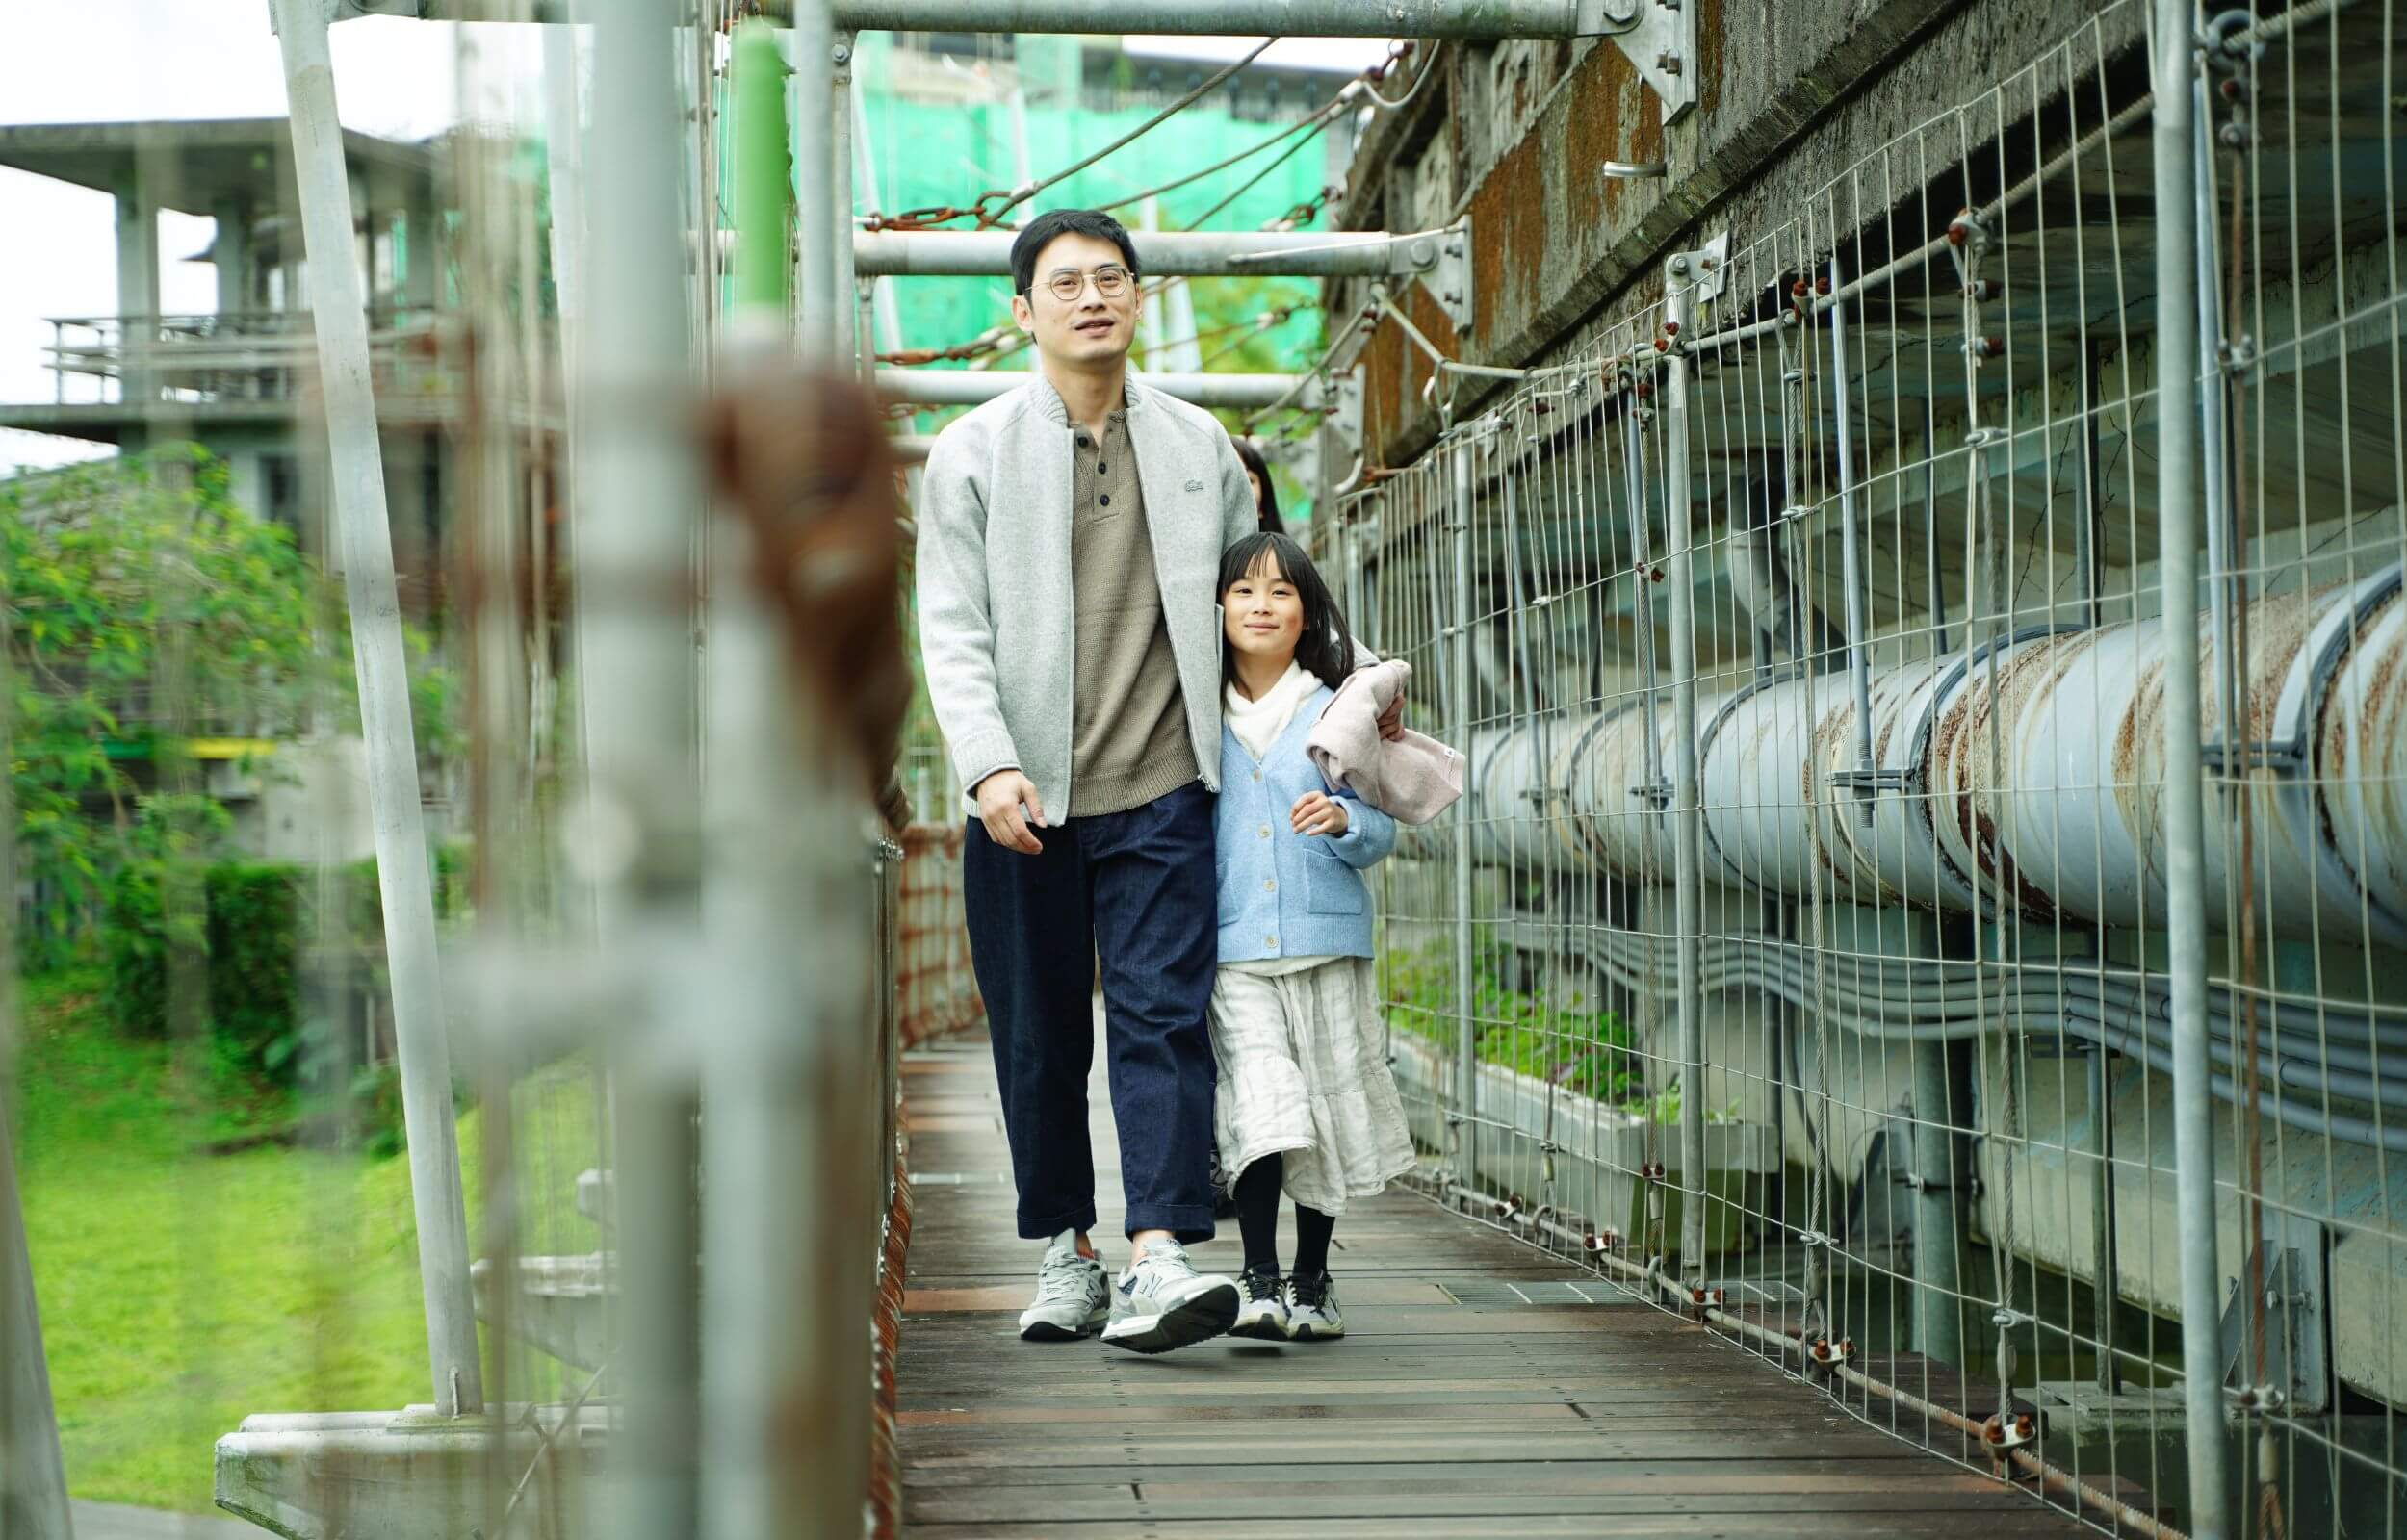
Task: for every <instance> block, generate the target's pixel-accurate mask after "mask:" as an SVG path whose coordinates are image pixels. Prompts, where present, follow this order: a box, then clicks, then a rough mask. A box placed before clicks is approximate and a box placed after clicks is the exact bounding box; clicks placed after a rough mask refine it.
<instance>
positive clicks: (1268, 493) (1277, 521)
mask: <svg viewBox="0 0 2407 1540" xmlns="http://www.w3.org/2000/svg"><path fill="white" fill-rule="evenodd" d="M1229 443H1231V444H1234V445H1235V446H1236V447H1237V458H1238V459H1240V460H1242V461H1244V462H1245V468H1246V469H1247V470H1249V471H1251V472H1253V473H1254V475H1255V478H1256V479H1257V480H1259V481H1260V482H1261V483H1262V495H1261V497H1260V498H1258V499H1256V500H1255V504H1254V514H1255V518H1256V519H1257V520H1259V521H1260V528H1261V530H1262V532H1263V533H1264V534H1273V535H1283V534H1285V533H1286V532H1287V521H1286V520H1284V519H1281V517H1279V489H1278V488H1277V487H1275V486H1273V485H1271V481H1270V462H1269V461H1268V460H1265V459H1263V458H1262V451H1261V450H1260V449H1257V448H1255V443H1254V441H1253V440H1252V439H1234V438H1232V439H1230V440H1229Z"/></svg>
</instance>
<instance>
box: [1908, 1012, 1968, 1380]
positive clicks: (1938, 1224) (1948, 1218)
mask: <svg viewBox="0 0 2407 1540" xmlns="http://www.w3.org/2000/svg"><path fill="white" fill-rule="evenodd" d="M1953 1046H1954V1045H1953V1044H1950V1043H1949V1042H1947V1041H1945V1040H1940V1039H1935V1038H1934V1039H1928V1040H1924V1039H1917V1040H1915V1042H1914V1048H1913V1054H1914V1117H1915V1124H1914V1175H1915V1179H1916V1180H1915V1192H1914V1308H1915V1318H1914V1321H1915V1324H1914V1347H1915V1350H1916V1351H1918V1352H1920V1353H1922V1354H1923V1356H1925V1357H1926V1358H1934V1359H1937V1360H1938V1361H1939V1362H1940V1363H1943V1364H1955V1365H1959V1366H1960V1365H1961V1364H1962V1363H1963V1362H1964V1315H1963V1309H1962V1300H1961V1296H1962V1294H1963V1289H1964V1242H1963V1233H1962V1230H1961V1228H1960V1226H1959V1224H1958V1215H1959V1213H1960V1208H1961V1193H1960V1191H1959V1189H1960V1188H1961V1185H1962V1180H1963V1179H1962V1177H1960V1176H1959V1175H1958V1174H1957V1170H1958V1166H1957V1162H1956V1159H1955V1154H1956V1150H1955V1146H1956V1135H1955V1130H1956V1127H1957V1123H1956V1118H1957V1115H1958V1114H1959V1112H1960V1111H1961V1110H1962V1109H1960V1108H1959V1107H1958V1106H1957V1104H1956V1100H1955V1097H1954V1094H1953V1093H1952V1092H1953V1087H1952V1079H1951V1075H1950V1072H1949V1068H1950V1066H1949V1063H1948V1059H1949V1053H1950V1050H1951V1048H1952V1047H1953Z"/></svg>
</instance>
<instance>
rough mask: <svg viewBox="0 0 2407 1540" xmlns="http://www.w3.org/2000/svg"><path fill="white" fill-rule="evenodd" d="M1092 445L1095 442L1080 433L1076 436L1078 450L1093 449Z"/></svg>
mask: <svg viewBox="0 0 2407 1540" xmlns="http://www.w3.org/2000/svg"><path fill="white" fill-rule="evenodd" d="M1094 444H1095V441H1094V440H1093V439H1090V438H1088V437H1087V436H1086V435H1085V434H1083V433H1081V434H1079V435H1078V448H1080V449H1091V448H1093V447H1094Z"/></svg>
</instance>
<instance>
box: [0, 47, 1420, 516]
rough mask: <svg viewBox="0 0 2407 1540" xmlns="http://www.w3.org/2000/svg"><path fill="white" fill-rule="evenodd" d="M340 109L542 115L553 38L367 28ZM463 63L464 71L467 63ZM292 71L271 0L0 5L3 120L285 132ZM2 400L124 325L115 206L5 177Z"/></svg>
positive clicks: (1221, 52) (432, 120) (49, 184)
mask: <svg viewBox="0 0 2407 1540" xmlns="http://www.w3.org/2000/svg"><path fill="white" fill-rule="evenodd" d="M1260 40H1261V39H1258V38H1253V39H1245V38H1149V39H1130V41H1129V42H1128V44H1127V47H1128V50H1129V51H1130V52H1131V53H1138V52H1142V53H1145V54H1148V55H1152V56H1171V57H1189V58H1201V59H1214V60H1217V59H1231V58H1235V57H1237V56H1238V55H1240V54H1242V53H1243V52H1244V51H1245V50H1246V49H1248V48H1251V47H1252V46H1253V45H1254V44H1255V43H1256V42H1259V41H1260ZM333 52H334V73H335V95H336V99H337V101H338V102H339V103H340V106H341V111H342V116H343V122H344V124H345V126H347V127H349V128H354V129H361V130H365V131H366V132H369V133H372V134H383V135H389V136H392V137H394V138H403V139H418V138H423V137H425V136H427V135H429V134H433V133H436V132H439V131H440V130H442V129H443V128H445V127H447V126H449V125H450V124H451V123H453V122H454V121H456V120H457V119H458V118H459V117H460V116H462V114H461V110H460V101H461V90H460V88H459V84H458V83H459V82H460V81H461V80H462V79H463V78H465V79H467V80H469V81H471V82H472V83H474V84H473V85H472V88H471V90H470V93H469V106H470V108H471V109H472V111H473V115H474V116H479V117H490V116H501V115H505V114H508V113H510V112H511V111H512V109H513V103H514V102H516V103H521V104H524V111H525V113H526V116H530V117H531V116H533V96H534V92H535V91H536V90H537V89H538V80H539V71H540V69H541V53H542V48H541V43H540V40H539V30H538V29H536V28H532V27H510V26H470V27H463V26H453V25H449V24H442V23H434V22H424V21H405V20H399V19H395V18H391V17H369V18H366V19H362V20H356V21H347V22H344V23H342V24H341V25H340V26H337V27H336V28H335V29H334V31H333ZM1384 52H1385V44H1384V43H1382V42H1378V41H1373V40H1368V39H1306V38H1299V39H1285V40H1282V41H1281V42H1279V43H1278V44H1276V45H1274V46H1273V47H1272V48H1271V49H1270V50H1269V52H1268V53H1266V54H1265V55H1264V56H1263V57H1264V60H1265V62H1266V63H1278V64H1292V65H1311V64H1326V65H1331V66H1336V67H1354V68H1359V67H1360V66H1361V65H1362V64H1367V63H1370V62H1371V61H1373V60H1376V59H1378V58H1380V57H1381V56H1382V55H1383V53H1384ZM463 54H465V55H467V56H468V57H467V59H466V62H465V64H463V58H462V56H463ZM281 116H284V76H283V66H282V64H281V61H280V58H279V56H278V54H277V51H276V41H275V37H274V35H273V34H272V33H271V32H270V31H269V30H268V7H267V0H75V3H74V4H70V5H39V4H34V3H31V0H0V122H5V123H83V122H114V121H124V120H132V119H151V118H194V117H281ZM0 231H5V232H7V233H8V237H9V238H8V239H6V240H0V400H14V401H33V400H48V399H50V398H51V392H52V386H53V381H52V376H51V374H50V372H49V371H48V370H46V369H45V368H44V367H43V349H44V348H45V347H48V346H49V343H50V337H51V333H50V327H49V325H48V324H47V322H46V321H45V320H44V318H46V317H51V316H106V315H113V314H115V313H116V310H117V301H116V233H115V229H114V210H113V208H112V205H111V200H110V199H109V197H108V195H107V194H105V193H101V192H91V191H90V190H88V189H84V188H79V187H72V186H69V185H67V184H66V183H64V182H54V181H50V180H48V179H46V178H42V177H36V176H28V175H26V174H24V173H22V172H18V171H11V170H6V169H0ZM211 234H212V222H211V221H210V220H208V219H205V218H192V217H189V216H183V215H174V214H169V215H165V216H162V218H161V227H160V255H161V259H162V260H161V272H160V287H161V302H162V304H163V305H164V307H165V308H166V310H167V311H168V313H170V314H175V313H189V312H203V311H208V310H210V309H213V308H214V307H215V297H216V281H217V280H216V274H215V272H214V270H213V269H211V268H210V267H209V266H208V265H207V264H204V263H194V262H186V261H184V260H182V259H183V258H186V257H189V256H191V255H193V254H194V252H197V251H199V250H201V249H202V248H203V247H204V246H206V245H207V244H208V243H209V240H210V237H211ZM95 452H102V451H101V450H100V449H99V447H97V446H91V445H85V444H81V443H80V442H78V441H76V440H71V439H60V438H53V437H49V436H47V435H42V434H32V433H15V432H10V431H8V430H6V429H0V474H5V473H6V472H8V471H9V470H12V469H14V468H16V467H18V466H28V465H51V464H58V463H61V462H63V461H66V460H71V459H77V458H83V457H86V456H88V455H90V454H92V453H95Z"/></svg>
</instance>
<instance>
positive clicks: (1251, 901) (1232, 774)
mask: <svg viewBox="0 0 2407 1540" xmlns="http://www.w3.org/2000/svg"><path fill="white" fill-rule="evenodd" d="M1335 693H1336V692H1335V691H1333V690H1331V689H1329V688H1328V687H1327V686H1323V687H1322V688H1320V689H1318V690H1316V691H1314V692H1313V693H1312V694H1311V695H1310V696H1309V697H1307V699H1306V700H1305V702H1304V704H1303V705H1301V706H1297V707H1296V713H1295V716H1294V718H1293V719H1292V720H1290V721H1289V722H1288V723H1287V726H1286V729H1285V731H1284V732H1281V733H1280V734H1279V737H1278V739H1277V740H1276V741H1275V742H1273V743H1272V744H1271V746H1270V752H1269V753H1268V754H1266V755H1264V756H1263V757H1261V758H1260V759H1258V760H1257V759H1255V757H1254V756H1253V755H1251V754H1249V753H1247V752H1246V748H1245V745H1244V744H1242V743H1239V742H1238V741H1237V735H1236V733H1235V732H1231V731H1229V728H1227V727H1226V726H1224V727H1223V728H1222V729H1221V730H1220V798H1219V803H1218V810H1217V811H1216V813H1215V814H1214V816H1215V819H1216V820H1217V830H1216V838H1217V851H1216V867H1217V875H1218V878H1219V883H1220V960H1221V961H1222V962H1223V963H1254V962H1259V961H1261V960H1263V959H1267V958H1281V957H1369V956H1370V955H1371V895H1370V890H1369V888H1368V887H1366V886H1364V885H1363V882H1362V878H1361V875H1360V874H1361V872H1362V871H1363V869H1365V868H1367V867H1369V866H1372V865H1375V864H1377V863H1378V862H1379V861H1380V860H1384V859H1385V857H1386V855H1387V853H1388V852H1389V851H1391V850H1393V849H1395V848H1396V821H1395V820H1394V819H1393V818H1390V817H1388V816H1387V815H1386V814H1385V813H1384V812H1381V811H1380V810H1379V809H1377V808H1374V807H1372V806H1371V805H1370V804H1369V803H1366V802H1364V801H1362V800H1361V799H1360V798H1359V797H1357V796H1356V795H1355V794H1354V793H1353V792H1351V791H1347V790H1345V789H1344V788H1343V787H1332V786H1331V785H1330V784H1329V783H1328V782H1327V781H1325V780H1323V779H1322V778H1321V773H1320V770H1319V768H1318V767H1317V766H1315V765H1314V764H1313V763H1312V760H1311V757H1310V756H1308V755H1307V754H1306V753H1305V752H1304V740H1305V739H1306V738H1307V737H1309V736H1311V732H1312V724H1314V723H1315V722H1318V721H1319V720H1320V715H1321V708H1322V707H1324V706H1327V705H1328V704H1329V701H1330V697H1331V696H1332V695H1333V694H1335ZM1307 791H1319V792H1325V793H1328V794H1329V795H1330V796H1332V797H1335V798H1340V799H1342V800H1343V801H1344V804H1345V809H1346V832H1345V833H1344V834H1338V835H1335V836H1331V835H1326V834H1297V833H1296V832H1295V830H1294V828H1293V827H1291V826H1290V825H1289V823H1288V821H1287V809H1290V808H1292V807H1294V806H1295V801H1296V799H1297V798H1298V797H1301V796H1303V795H1304V794H1305V793H1306V792H1307Z"/></svg>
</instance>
